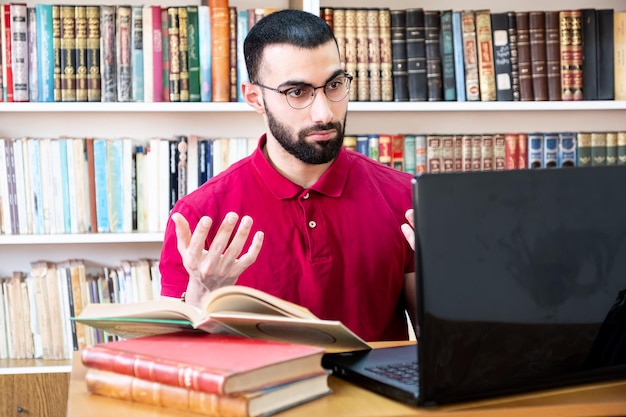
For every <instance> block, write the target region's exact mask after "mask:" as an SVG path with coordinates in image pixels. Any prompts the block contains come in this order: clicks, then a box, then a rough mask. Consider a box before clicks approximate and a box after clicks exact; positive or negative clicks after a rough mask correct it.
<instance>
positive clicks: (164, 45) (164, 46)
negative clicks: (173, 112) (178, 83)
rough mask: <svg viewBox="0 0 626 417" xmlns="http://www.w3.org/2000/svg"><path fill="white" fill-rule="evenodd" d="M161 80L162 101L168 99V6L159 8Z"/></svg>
mask: <svg viewBox="0 0 626 417" xmlns="http://www.w3.org/2000/svg"><path fill="white" fill-rule="evenodd" d="M161 35H162V38H161V52H162V53H161V69H162V73H161V81H162V82H163V86H162V90H163V101H166V102H167V101H170V36H169V8H168V7H163V8H161Z"/></svg>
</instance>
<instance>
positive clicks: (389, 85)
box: [378, 7, 393, 101]
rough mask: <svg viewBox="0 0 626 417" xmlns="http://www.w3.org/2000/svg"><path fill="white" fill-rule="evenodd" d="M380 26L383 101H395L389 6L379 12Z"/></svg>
mask: <svg viewBox="0 0 626 417" xmlns="http://www.w3.org/2000/svg"><path fill="white" fill-rule="evenodd" d="M378 26H379V28H380V90H381V98H382V101H393V75H392V69H393V64H392V62H391V14H390V10H389V9H388V8H384V7H383V8H381V9H380V12H379V13H378Z"/></svg>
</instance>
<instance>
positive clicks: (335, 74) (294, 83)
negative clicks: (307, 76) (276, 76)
mask: <svg viewBox="0 0 626 417" xmlns="http://www.w3.org/2000/svg"><path fill="white" fill-rule="evenodd" d="M342 74H345V71H344V70H342V69H338V70H336V71H335V72H333V73H332V74H331V76H330V77H328V78H327V79H326V81H324V85H326V84H327V83H329V82H330V81H332V80H334V79H335V78H337V77H338V76H339V75H342ZM286 86H307V87H314V85H313V84H311V83H309V82H306V81H302V80H289V81H285V82H283V83H280V84H279V85H278V87H277V88H279V89H280V88H281V87H286Z"/></svg>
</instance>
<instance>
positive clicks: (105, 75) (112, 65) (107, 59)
mask: <svg viewBox="0 0 626 417" xmlns="http://www.w3.org/2000/svg"><path fill="white" fill-rule="evenodd" d="M115 22H116V19H115V6H109V5H103V6H100V34H101V43H100V48H101V60H100V65H101V68H100V71H101V74H102V77H101V99H102V101H103V102H107V103H108V102H115V101H117V75H116V74H117V64H116V60H117V58H116V52H115V51H116V43H115V38H116V37H115V31H116V30H115V26H116V23H115Z"/></svg>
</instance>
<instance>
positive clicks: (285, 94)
mask: <svg viewBox="0 0 626 417" xmlns="http://www.w3.org/2000/svg"><path fill="white" fill-rule="evenodd" d="M340 76H343V77H344V78H345V79H346V80H347V81H348V86H347V88H346V95H345V96H343V97H342V98H340V99H339V100H333V99H331V98H330V97H328V94H326V86H327V85H328V84H330V83H332V82H333V81H335V80H336V79H337V77H340ZM352 80H354V77H353V76H352V75H351V74H348V73H347V72H345V71H344V72H343V74H337V75H335V76H334V77H333V78H332V79H330V80H329V81H327V82H326V84H324V85H320V86H319V87H315V86H313V85H312V84H309V83H296V85H295V86H294V87H288V88H287V89H286V90H280V89H278V88H273V87H269V86H267V85H263V84H261V83H258V82H254V81H253V82H251V84H253V85H256V86H259V87H261V88H264V89H266V90H270V91H273V92H275V93H278V94H282V95H283V96H285V100H286V101H287V104H288V105H289V107H291V108H292V109H294V110H304V109H306V108H307V107H309V106H310V105H311V104H313V102H314V101H315V96H316V95H317V90H319V89H320V88H322V89H324V90H323V91H324V95H325V96H326V98H327V99H328V100H330V101H332V102H333V103H338V102H340V101H341V100H343V99H345V98H346V97H348V94H349V93H350V87H351V85H352ZM344 84H345V81H344ZM298 85H299V86H301V87H311V88H312V89H313V93H312V94H311V101H310V102H309V103H308V104H307V105H306V106H304V107H293V106H292V105H291V103H290V102H289V98H288V97H287V94H288V93H289V91H290V90H292V89H294V88H296V89H297V88H298V87H297V86H298Z"/></svg>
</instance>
